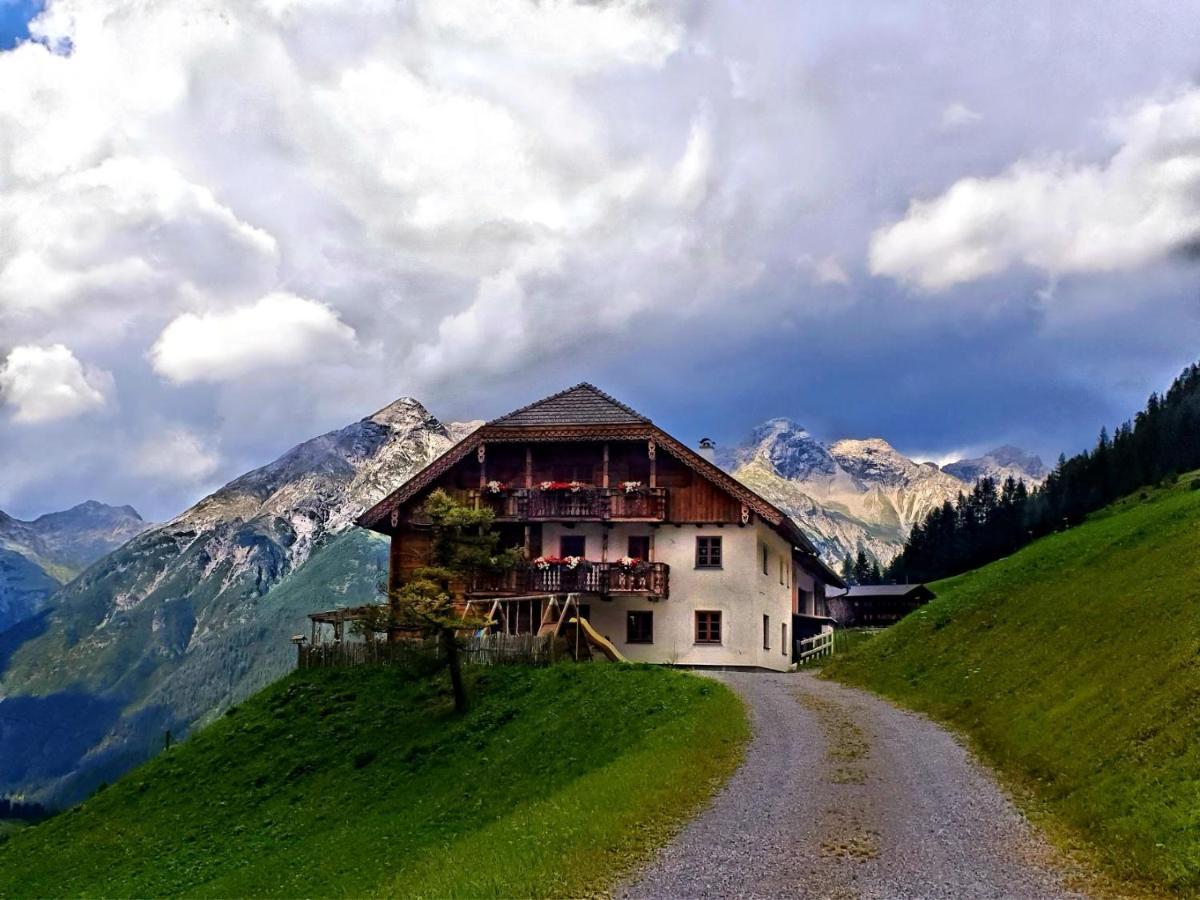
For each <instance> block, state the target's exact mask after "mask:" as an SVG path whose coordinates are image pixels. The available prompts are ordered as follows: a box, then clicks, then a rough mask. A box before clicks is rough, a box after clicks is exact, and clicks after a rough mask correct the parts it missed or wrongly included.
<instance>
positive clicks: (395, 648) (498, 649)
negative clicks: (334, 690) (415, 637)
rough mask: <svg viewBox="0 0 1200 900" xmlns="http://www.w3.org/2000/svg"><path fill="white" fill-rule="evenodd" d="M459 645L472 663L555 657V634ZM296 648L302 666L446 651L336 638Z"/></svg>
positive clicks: (545, 661) (404, 660) (422, 644)
mask: <svg viewBox="0 0 1200 900" xmlns="http://www.w3.org/2000/svg"><path fill="white" fill-rule="evenodd" d="M459 646H460V647H461V648H462V650H461V653H462V661H463V663H464V664H466V665H471V666H498V665H527V666H546V665H549V664H550V663H551V662H553V657H554V637H553V635H545V636H543V637H538V636H537V635H535V634H485V635H472V636H471V637H468V638H461V639H460V640H459ZM297 650H298V652H297V659H296V665H297V667H298V668H301V669H340V668H346V667H349V666H387V665H397V666H405V665H420V664H421V663H422V662H430V661H433V660H436V659H437V658H438V657H439V656H441V654H442V652H443V651H442V649H441V648H440V647H439V646H438V644H437V642H436V641H403V642H400V643H396V644H389V643H386V642H385V641H337V642H334V643H318V644H300V645H299V646H298V648H297Z"/></svg>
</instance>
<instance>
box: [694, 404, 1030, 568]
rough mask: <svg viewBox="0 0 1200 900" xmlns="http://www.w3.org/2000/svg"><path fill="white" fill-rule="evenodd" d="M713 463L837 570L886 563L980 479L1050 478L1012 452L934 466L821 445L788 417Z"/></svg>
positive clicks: (853, 443)
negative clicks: (857, 562)
mask: <svg viewBox="0 0 1200 900" xmlns="http://www.w3.org/2000/svg"><path fill="white" fill-rule="evenodd" d="M717 462H718V464H719V465H721V466H722V467H723V468H725V469H726V470H727V471H729V472H730V473H731V474H733V475H734V476H735V477H736V478H738V479H739V480H740V481H742V482H743V483H745V484H746V485H748V486H750V487H752V488H753V489H754V490H756V491H757V492H758V493H760V494H762V496H764V497H766V498H767V499H768V500H770V501H771V502H772V503H774V504H775V505H776V506H778V507H779V508H780V509H782V510H783V511H784V512H786V513H787V514H788V515H790V516H792V517H793V518H794V519H796V521H797V522H799V523H800V525H801V526H802V527H803V528H804V529H805V531H806V533H807V534H808V536H809V537H810V538H811V539H812V541H813V543H814V544H816V546H817V549H818V550H820V551H821V554H822V556H823V557H824V558H825V559H826V561H827V562H829V563H831V564H834V565H835V566H836V565H839V564H840V563H841V561H842V560H843V559H844V558H845V557H846V556H847V555H849V556H854V555H856V554H857V552H858V551H859V550H860V549H861V550H864V551H866V553H867V554H868V556H870V557H872V558H873V559H874V560H876V561H878V562H879V563H880V564H886V563H887V562H889V561H890V560H891V559H892V557H894V556H895V555H896V554H897V553H899V552H900V550H901V548H902V547H903V546H904V541H905V539H906V538H907V537H908V534H909V532H910V531H911V530H912V527H913V525H915V524H917V523H918V522H920V521H921V520H923V519H924V518H925V516H926V515H928V513H929V512H930V510H933V509H936V508H937V507H940V506H941V505H942V504H943V503H945V502H946V501H947V500H949V501H953V500H954V499H955V498H956V497H957V496H958V494H959V493H960V492H964V491H969V490H970V489H971V488H972V487H973V486H974V484H975V482H976V481H978V480H979V479H981V478H984V477H990V478H994V479H996V480H997V481H998V482H1001V483H1002V482H1003V481H1004V479H1005V478H1008V477H1012V478H1013V479H1015V480H1024V481H1025V483H1026V484H1028V485H1033V484H1038V483H1040V482H1041V481H1043V480H1044V479H1045V477H1046V475H1047V474H1048V472H1047V469H1046V467H1045V466H1044V465H1043V464H1042V461H1041V460H1040V459H1039V458H1038V457H1036V456H1032V455H1030V454H1027V453H1025V452H1024V451H1022V450H1019V449H1018V448H1016V447H1009V446H1005V447H999V448H997V449H995V450H992V451H990V452H989V453H986V454H984V455H983V456H980V457H977V458H974V459H964V460H959V461H957V462H953V463H949V464H947V465H945V466H941V467H939V466H938V465H937V464H936V463H932V462H923V463H919V462H915V461H914V460H912V459H909V458H908V457H906V456H904V455H903V454H902V453H900V452H899V451H898V450H896V449H895V448H894V447H892V446H891V445H890V444H889V443H888V442H887V441H885V440H882V439H881V438H868V439H864V440H854V439H847V440H840V441H836V442H834V443H832V444H825V443H824V442H822V441H820V440H818V439H817V438H815V437H813V436H812V435H811V434H809V432H808V431H807V430H806V429H805V428H804V427H803V426H801V425H799V424H797V423H796V422H794V421H792V420H791V419H787V418H779V419H770V420H768V421H766V422H764V423H763V424H762V425H760V426H759V427H758V428H756V429H754V431H753V433H752V434H751V435H750V437H749V439H748V440H747V441H746V442H745V443H743V444H740V445H738V446H737V447H733V448H731V449H728V450H724V451H718V454H717Z"/></svg>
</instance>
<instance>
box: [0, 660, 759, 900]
mask: <svg viewBox="0 0 1200 900" xmlns="http://www.w3.org/2000/svg"><path fill="white" fill-rule="evenodd" d="M471 677H472V679H473V682H474V684H473V705H472V708H471V710H470V711H469V712H468V713H467V714H466V715H465V716H463V717H456V716H454V715H453V713H452V711H451V705H450V702H449V699H448V696H447V693H446V690H445V688H444V686H443V683H444V679H441V678H438V679H435V680H429V679H425V680H415V681H414V680H411V679H407V680H406V679H405V678H403V677H402V676H401V675H400V674H399V673H398V672H397V671H396V670H394V669H393V670H389V669H358V670H343V671H320V672H316V671H307V672H297V673H293V674H292V675H290V676H288V677H287V678H285V679H283V680H282V681H280V682H278V683H277V684H275V685H273V686H272V687H270V688H268V689H267V690H265V691H263V692H261V693H259V694H257V695H255V696H254V697H252V698H251V699H250V700H248V701H247V702H246V703H244V704H243V705H242V706H240V707H235V708H233V709H232V710H231V711H230V712H229V713H228V714H226V715H225V716H223V717H222V718H221V719H220V720H219V721H218V722H216V723H214V724H213V725H211V726H209V727H207V728H205V729H203V730H202V731H200V732H198V733H197V734H196V735H195V736H194V737H193V738H192V739H190V740H189V741H187V742H186V743H184V744H182V745H178V746H176V747H175V748H173V749H171V750H170V751H167V752H166V753H164V754H161V755H160V756H158V757H156V758H155V759H154V760H152V761H150V762H148V763H146V764H145V765H143V766H141V767H140V768H138V769H135V770H134V771H132V772H130V773H129V774H128V775H127V776H125V777H124V778H122V779H121V780H120V781H118V782H116V783H115V784H113V785H112V786H110V787H107V788H105V789H103V790H102V791H101V792H100V793H98V794H96V795H94V796H93V797H91V798H90V799H88V800H87V802H86V803H84V804H83V805H81V806H79V807H76V808H75V809H73V810H71V811H69V812H66V813H63V814H60V815H59V816H56V817H55V818H53V819H50V820H48V821H46V822H43V823H41V824H38V825H36V826H32V827H30V828H27V829H24V830H22V831H19V832H16V833H14V834H12V835H10V836H9V837H8V839H7V840H4V839H3V838H0V896H4V897H18V896H31V897H32V896H63V895H67V896H76V895H86V896H97V895H100V896H157V895H161V894H170V893H180V892H187V893H191V894H203V895H209V896H227V897H228V896H247V895H264V894H274V895H279V894H284V895H290V896H326V895H330V894H335V893H336V894H348V895H350V896H364V895H381V894H382V895H396V894H404V895H405V896H462V895H471V896H481V895H491V896H526V895H539V896H543V895H547V894H554V895H569V896H580V895H583V894H592V893H595V892H597V891H599V890H601V889H603V888H604V887H605V886H606V885H609V884H610V883H611V882H612V880H613V879H614V878H616V877H617V876H618V875H619V874H620V873H621V872H622V871H624V870H627V869H628V868H629V867H630V866H632V865H633V864H635V863H636V862H637V861H639V860H641V859H642V858H644V856H645V855H646V854H647V853H648V852H649V851H650V849H651V848H653V847H654V846H657V845H658V844H659V843H661V842H662V841H664V840H665V839H666V837H667V836H669V834H670V833H671V832H672V829H673V828H674V826H675V825H676V824H677V823H678V822H679V821H680V820H681V817H682V816H684V815H685V814H686V813H688V812H690V811H692V810H694V809H695V808H696V807H697V806H698V805H699V804H700V803H702V802H703V801H704V799H705V798H706V797H707V796H708V795H709V794H710V793H711V791H712V790H713V788H714V787H715V785H716V784H718V783H719V782H721V781H722V780H724V778H725V777H726V776H727V775H728V774H729V773H730V772H731V771H732V770H733V768H734V767H735V766H736V763H737V760H738V758H739V756H740V749H741V746H742V743H743V742H744V740H745V738H746V736H747V725H746V722H745V718H744V716H743V713H742V710H741V706H740V704H739V702H738V701H737V699H736V698H735V697H734V696H733V695H732V693H730V692H729V691H728V690H726V689H725V688H724V687H722V686H720V685H718V684H716V683H714V682H711V681H708V680H705V679H700V678H696V677H694V676H690V675H685V674H682V673H679V672H673V671H666V670H662V669H653V668H649V667H639V666H612V665H603V664H594V665H588V666H575V665H570V664H566V665H560V666H557V667H554V668H549V669H525V668H517V667H499V668H495V669H491V670H478V669H474V670H472V671H471Z"/></svg>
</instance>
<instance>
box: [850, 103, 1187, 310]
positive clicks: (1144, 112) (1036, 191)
mask: <svg viewBox="0 0 1200 900" xmlns="http://www.w3.org/2000/svg"><path fill="white" fill-rule="evenodd" d="M1110 129H1111V131H1112V134H1113V136H1114V137H1115V138H1116V139H1117V141H1118V142H1119V147H1118V149H1117V150H1116V151H1115V152H1114V153H1113V154H1112V155H1111V156H1110V157H1109V158H1108V159H1107V160H1105V161H1104V162H1101V163H1081V162H1075V161H1072V160H1070V159H1066V158H1063V157H1052V158H1048V159H1025V160H1021V161H1019V162H1017V163H1015V164H1014V165H1013V166H1012V167H1010V168H1009V169H1008V171H1006V172H1004V173H1003V174H1001V175H998V176H996V177H993V178H963V179H961V180H959V181H957V182H955V183H954V184H953V185H952V186H951V187H950V188H949V189H948V190H947V191H946V192H945V193H943V194H942V195H941V196H939V197H935V198H934V199H932V200H924V201H916V202H914V203H913V204H912V205H911V206H910V207H909V209H908V212H907V214H906V215H905V216H904V218H903V219H901V220H900V221H899V222H896V223H894V224H891V225H888V226H886V227H884V228H881V229H879V230H878V231H876V232H875V233H874V235H873V236H872V238H871V248H870V265H871V271H872V272H874V273H875V274H877V275H888V276H891V277H893V278H896V279H899V280H902V281H906V282H910V283H912V284H915V285H917V286H919V287H921V288H923V289H925V290H929V291H939V290H944V289H946V288H949V287H952V286H953V285H956V284H961V283H963V282H969V281H974V280H977V279H980V278H983V277H985V276H988V275H994V274H996V273H998V272H1002V271H1004V270H1006V269H1008V268H1010V267H1013V266H1018V265H1024V266H1029V267H1032V268H1034V269H1039V270H1042V271H1044V272H1046V273H1049V274H1051V275H1059V274H1069V273H1078V272H1110V271H1116V270H1121V269H1132V268H1135V267H1138V266H1142V265H1145V264H1146V263H1149V262H1152V261H1155V260H1158V259H1161V258H1162V257H1164V256H1166V255H1167V254H1170V253H1171V252H1172V251H1175V250H1178V249H1181V248H1183V247H1185V246H1186V245H1188V244H1190V243H1192V242H1194V241H1196V240H1198V239H1200V89H1193V90H1188V91H1183V92H1180V93H1177V94H1175V95H1174V96H1172V97H1169V98H1167V99H1165V100H1151V101H1147V102H1144V103H1143V104H1141V105H1140V106H1139V107H1138V108H1137V109H1135V110H1134V111H1133V112H1132V113H1130V114H1128V115H1126V116H1122V117H1120V118H1118V119H1115V120H1113V121H1112V122H1111V123H1110Z"/></svg>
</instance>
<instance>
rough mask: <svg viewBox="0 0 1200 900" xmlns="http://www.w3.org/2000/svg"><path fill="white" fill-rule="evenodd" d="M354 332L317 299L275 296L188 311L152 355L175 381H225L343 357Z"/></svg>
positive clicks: (352, 342)
mask: <svg viewBox="0 0 1200 900" xmlns="http://www.w3.org/2000/svg"><path fill="white" fill-rule="evenodd" d="M354 345H355V335H354V329H352V328H351V327H350V326H348V325H346V324H345V323H344V322H342V321H341V320H340V319H339V318H338V316H337V313H336V312H334V311H333V310H332V309H330V308H329V307H328V306H326V305H324V304H322V303H318V302H316V301H315V300H308V299H306V298H304V297H297V296H296V295H295V294H288V293H274V294H268V295H267V296H265V297H262V298H260V299H259V300H256V301H255V302H253V303H250V304H247V305H245V306H239V307H236V308H234V309H230V310H226V311H218V312H208V313H184V314H183V315H181V316H179V317H178V318H176V319H175V320H173V321H172V322H171V323H170V324H169V325H167V327H166V328H165V329H163V332H162V334H161V335H159V338H158V341H157V342H156V343H155V344H154V347H153V348H152V350H151V351H150V355H151V359H152V361H153V364H154V370H155V371H156V372H158V373H159V374H160V375H162V376H164V377H166V378H168V379H170V380H171V381H174V382H178V383H184V382H189V381H213V382H217V381H226V380H229V379H235V378H240V377H242V376H244V375H248V374H251V373H253V372H258V371H264V370H270V369H279V368H288V367H303V366H305V365H307V364H312V363H318V362H327V361H330V360H337V359H341V358H344V357H345V356H346V354H347V353H348V352H349V351H351V350H353V348H354Z"/></svg>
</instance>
